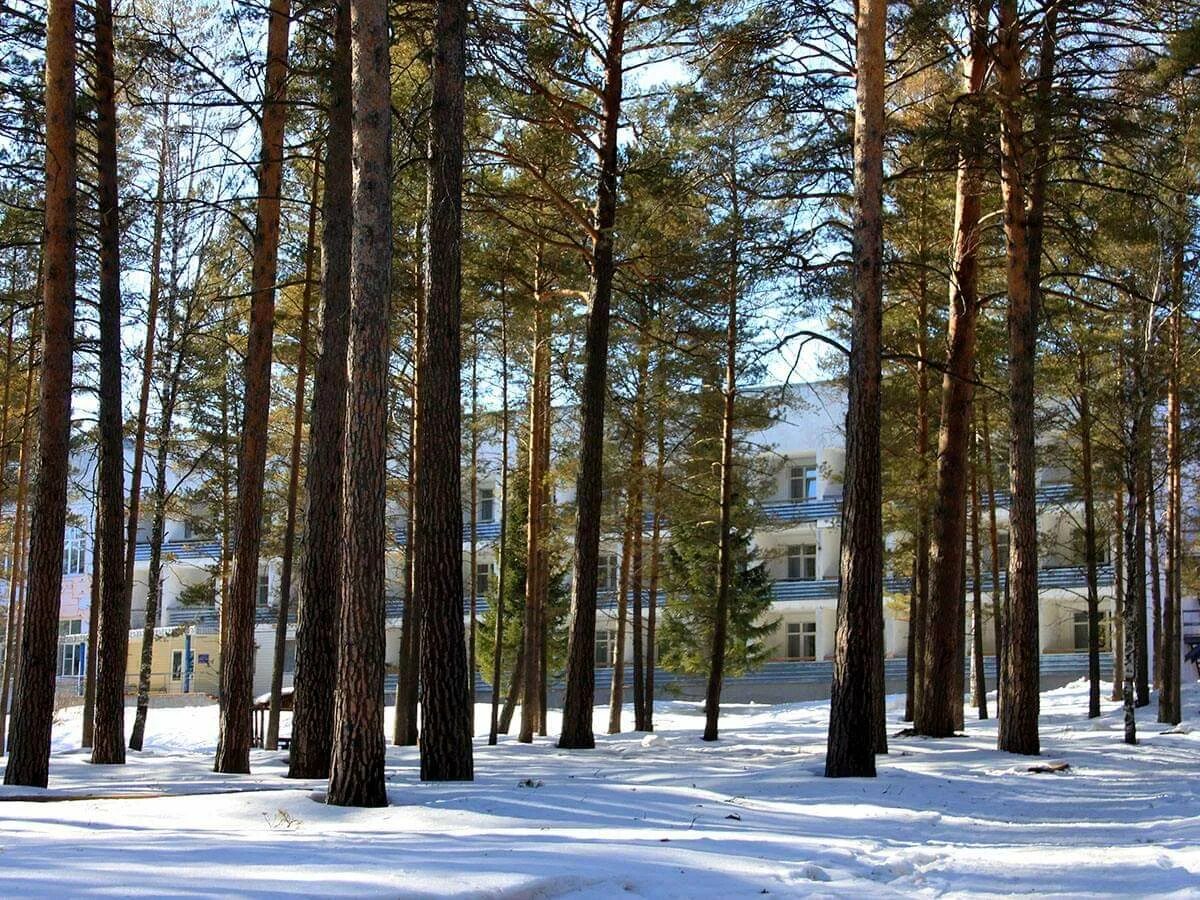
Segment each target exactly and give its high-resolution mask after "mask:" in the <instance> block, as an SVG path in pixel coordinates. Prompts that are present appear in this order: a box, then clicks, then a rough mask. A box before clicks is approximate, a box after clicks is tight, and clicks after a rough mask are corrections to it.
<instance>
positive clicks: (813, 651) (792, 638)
mask: <svg viewBox="0 0 1200 900" xmlns="http://www.w3.org/2000/svg"><path fill="white" fill-rule="evenodd" d="M787 655H788V659H816V658H817V623H816V622H788V626H787Z"/></svg>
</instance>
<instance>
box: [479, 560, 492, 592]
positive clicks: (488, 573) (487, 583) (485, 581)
mask: <svg viewBox="0 0 1200 900" xmlns="http://www.w3.org/2000/svg"><path fill="white" fill-rule="evenodd" d="M491 586H492V564H491V563H477V564H476V565H475V596H476V597H482V596H484V595H485V594H486V593H487V592H488V591H489V590H490V589H491Z"/></svg>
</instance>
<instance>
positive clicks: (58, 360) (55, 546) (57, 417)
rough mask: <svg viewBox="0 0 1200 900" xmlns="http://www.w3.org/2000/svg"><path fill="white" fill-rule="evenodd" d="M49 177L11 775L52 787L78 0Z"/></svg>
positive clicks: (68, 15)
mask: <svg viewBox="0 0 1200 900" xmlns="http://www.w3.org/2000/svg"><path fill="white" fill-rule="evenodd" d="M44 104H45V117H46V119H45V132H46V169H45V173H46V181H45V203H46V213H45V232H44V235H43V240H42V245H43V248H44V249H43V255H44V262H43V277H42V284H43V301H42V316H43V321H44V326H43V327H44V331H43V336H42V365H41V370H42V371H41V384H40V388H39V402H38V462H37V473H38V475H37V481H36V482H35V484H34V487H33V500H32V504H31V511H32V515H31V521H30V529H29V575H28V582H27V585H28V587H27V594H26V598H25V611H24V616H23V620H24V621H23V624H22V627H21V655H20V660H19V662H18V667H17V678H16V689H15V692H14V698H15V702H14V704H13V712H12V740H11V741H10V744H9V755H8V765H7V766H6V767H5V770H4V783H5V784H20V785H25V786H28V787H45V786H46V781H47V778H48V777H49V772H50V731H51V727H52V725H53V719H54V682H55V675H56V672H57V667H56V665H55V662H56V660H55V657H56V655H57V651H58V612H59V601H60V598H61V596H62V576H63V571H62V566H63V538H64V533H65V528H66V514H67V473H68V468H69V459H68V457H69V453H70V437H71V355H72V349H73V342H74V331H75V241H76V215H75V212H76V196H77V191H76V186H75V175H76V149H75V3H74V0H49V2H48V3H47V22H46V91H45V99H44Z"/></svg>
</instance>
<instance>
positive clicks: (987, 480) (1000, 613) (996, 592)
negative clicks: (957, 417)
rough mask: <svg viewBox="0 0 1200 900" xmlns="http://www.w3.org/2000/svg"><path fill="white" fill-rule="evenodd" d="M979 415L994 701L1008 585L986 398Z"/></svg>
mask: <svg viewBox="0 0 1200 900" xmlns="http://www.w3.org/2000/svg"><path fill="white" fill-rule="evenodd" d="M979 417H980V419H981V420H982V422H983V479H984V487H985V488H986V490H987V496H988V541H989V549H990V550H991V555H992V560H991V562H992V566H991V568H992V628H993V629H994V631H995V638H996V703H997V705H999V704H1000V703H1002V702H1003V699H1002V698H1003V696H1004V689H1003V687H1002V684H1003V680H1004V640H1005V638H1004V607H1005V603H1004V600H1005V599H1007V596H1008V593H1007V590H1008V586H1007V584H1005V587H1004V590H1003V591H1002V590H1001V587H1000V528H999V526H998V525H997V523H996V483H995V476H994V474H993V471H994V470H993V467H992V429H991V415H990V413H989V411H988V402H987V397H984V398H982V399H981V400H980V403H979Z"/></svg>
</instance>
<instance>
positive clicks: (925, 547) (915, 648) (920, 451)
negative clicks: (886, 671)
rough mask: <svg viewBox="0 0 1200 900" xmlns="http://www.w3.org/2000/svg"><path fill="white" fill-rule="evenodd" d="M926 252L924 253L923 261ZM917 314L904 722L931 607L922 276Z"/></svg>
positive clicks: (918, 686)
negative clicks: (915, 496)
mask: <svg viewBox="0 0 1200 900" xmlns="http://www.w3.org/2000/svg"><path fill="white" fill-rule="evenodd" d="M924 255H925V251H924V249H923V251H922V257H924ZM918 300H919V306H918V310H917V356H918V357H919V359H918V361H917V440H916V452H917V478H918V481H919V483H918V492H919V500H918V508H917V516H918V523H917V537H916V548H915V551H914V560H913V590H912V600H911V606H910V608H909V613H908V646H907V648H906V656H907V659H906V660H905V691H904V721H906V722H912V721H914V719H915V718H916V712H917V709H918V708H919V707H920V703H921V700H920V698H921V697H922V696H923V693H924V689H925V647H926V635H927V630H926V628H925V610H926V608H927V606H928V603H929V530H930V521H929V364H928V363H927V362H926V359H927V354H928V353H929V303H928V278H927V276H926V273H925V271H924V270H922V272H921V275H920V287H919V291H918Z"/></svg>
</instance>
